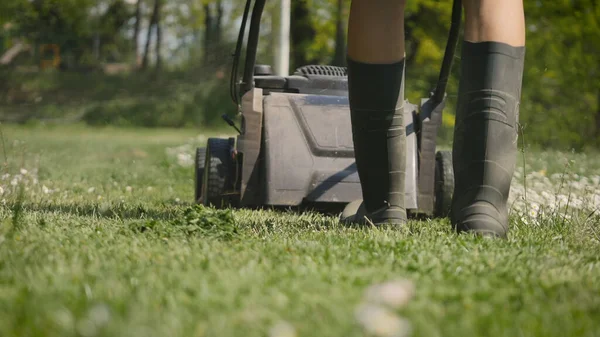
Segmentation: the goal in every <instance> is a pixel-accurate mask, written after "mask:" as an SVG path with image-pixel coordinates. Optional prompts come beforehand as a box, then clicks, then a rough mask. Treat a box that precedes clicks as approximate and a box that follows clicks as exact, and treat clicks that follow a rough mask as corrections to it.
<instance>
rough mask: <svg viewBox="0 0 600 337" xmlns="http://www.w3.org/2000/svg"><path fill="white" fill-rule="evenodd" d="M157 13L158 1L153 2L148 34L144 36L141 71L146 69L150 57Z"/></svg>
mask: <svg viewBox="0 0 600 337" xmlns="http://www.w3.org/2000/svg"><path fill="white" fill-rule="evenodd" d="M158 11H159V0H154V6H153V8H152V16H151V17H150V22H149V23H148V33H147V34H146V47H145V48H144V58H143V60H142V69H143V70H146V69H147V68H148V62H149V57H150V42H151V40H152V29H153V28H154V27H156V23H157V22H158Z"/></svg>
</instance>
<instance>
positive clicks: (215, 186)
mask: <svg viewBox="0 0 600 337" xmlns="http://www.w3.org/2000/svg"><path fill="white" fill-rule="evenodd" d="M231 150H232V144H231V139H221V138H209V139H208V144H207V146H206V156H205V168H204V172H203V176H202V178H203V181H202V186H201V197H200V202H201V203H202V204H203V205H205V206H214V207H217V208H225V207H228V206H229V205H230V202H231V198H230V197H229V196H228V193H230V192H232V190H233V159H232V157H231Z"/></svg>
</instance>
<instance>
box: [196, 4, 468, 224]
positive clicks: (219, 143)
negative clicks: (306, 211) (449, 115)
mask: <svg viewBox="0 0 600 337" xmlns="http://www.w3.org/2000/svg"><path fill="white" fill-rule="evenodd" d="M252 2H253V3H254V6H253V8H252V10H251V7H252V6H251V5H252ZM265 2H266V0H254V1H253V0H247V2H246V6H245V9H244V14H243V18H242V23H241V27H240V31H239V37H238V41H237V46H236V50H235V53H234V54H233V58H234V60H233V67H232V72H231V96H232V99H233V101H234V102H235V103H236V105H237V106H238V111H237V113H238V117H239V119H240V120H241V126H240V127H238V126H237V125H236V123H235V122H234V121H233V120H232V119H231V118H230V117H228V116H227V115H223V118H224V120H225V121H226V122H227V123H228V124H229V125H231V126H232V127H234V128H235V129H236V131H237V133H238V135H237V136H236V137H231V138H209V139H208V143H207V145H206V147H203V148H198V149H197V151H196V163H195V178H196V179H195V182H196V193H195V198H196V202H197V203H201V204H204V205H211V206H214V207H217V208H222V207H242V208H262V207H285V208H290V207H291V208H295V207H305V206H307V207H311V208H312V207H314V208H316V209H322V208H326V209H342V208H343V207H345V206H346V205H348V204H349V203H351V202H352V201H355V200H358V199H362V191H361V185H360V180H359V177H358V174H357V171H356V166H355V160H354V151H353V140H352V132H351V122H350V109H349V101H348V81H347V71H346V68H343V67H336V66H330V65H305V66H302V67H300V68H298V69H297V70H296V71H295V72H294V73H293V74H292V75H291V76H285V77H284V76H277V75H274V74H273V72H272V70H271V67H270V66H269V65H262V64H257V63H256V58H257V49H258V42H259V33H260V21H261V17H262V14H263V10H264V7H265ZM461 15H462V13H461V3H460V0H455V1H454V4H453V10H452V25H451V29H450V33H449V37H448V41H447V46H446V50H445V55H444V59H443V63H442V67H441V70H440V75H439V80H438V82H437V85H436V87H435V90H433V92H432V93H431V94H430V97H428V98H424V99H422V100H421V102H419V104H418V105H417V104H412V103H410V102H408V101H407V102H406V105H405V106H406V109H405V121H408V122H407V125H406V135H407V151H406V157H407V161H406V163H407V167H406V184H405V186H406V195H405V204H406V209H407V213H408V214H409V215H410V216H421V217H422V216H425V217H445V216H446V215H447V214H448V212H449V209H450V203H451V199H452V194H453V189H454V175H453V170H452V154H451V152H443V151H439V152H438V151H437V150H436V140H437V139H436V138H437V134H438V128H439V127H440V125H441V121H442V112H443V109H444V106H445V103H446V85H447V81H448V77H449V75H450V69H451V66H452V59H453V57H454V53H455V49H456V45H457V42H458V36H459V29H460V20H461ZM248 19H250V24H249V32H248V39H247V43H246V48H245V53H246V55H245V56H246V58H245V64H244V69H243V76H242V78H241V81H240V80H239V76H238V67H239V64H240V58H241V53H242V49H243V48H242V47H243V44H244V40H245V39H244V36H245V34H246V26H247V23H248Z"/></svg>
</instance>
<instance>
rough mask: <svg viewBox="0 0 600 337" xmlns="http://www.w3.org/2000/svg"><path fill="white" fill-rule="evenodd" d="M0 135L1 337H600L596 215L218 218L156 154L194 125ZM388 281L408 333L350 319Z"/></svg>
mask: <svg viewBox="0 0 600 337" xmlns="http://www.w3.org/2000/svg"><path fill="white" fill-rule="evenodd" d="M3 134H4V140H5V144H6V145H5V148H6V150H7V151H6V153H7V157H8V164H7V165H6V166H5V170H6V171H7V173H4V174H10V177H6V181H4V180H3V181H2V186H3V188H4V194H3V196H2V197H3V207H2V210H1V211H0V215H1V218H2V224H1V229H0V231H1V232H0V241H1V243H0V336H269V334H270V333H272V331H271V329H272V327H273V326H274V325H277V324H278V323H280V322H286V324H287V326H290V328H291V329H292V330H293V331H295V335H297V336H365V335H366V332H365V330H364V322H365V320H369V319H372V320H376V322H375V323H376V324H378V326H380V327H382V329H380V331H382V333H383V331H391V332H392V333H395V334H396V335H398V336H400V335H405V334H411V335H413V336H598V335H600V254H599V253H598V252H600V241H599V240H600V236H599V233H600V228H599V226H598V220H599V218H598V216H597V214H592V213H591V212H582V213H580V214H579V215H578V216H575V217H571V218H570V219H564V218H562V217H561V216H560V214H557V215H555V216H553V217H546V218H543V219H540V220H539V221H537V222H536V223H535V225H526V224H525V223H524V222H522V221H521V220H515V221H514V222H513V223H512V231H511V234H510V237H509V239H508V240H506V241H490V240H481V239H478V238H473V237H469V236H465V235H456V234H455V233H453V232H452V230H451V228H450V226H449V223H448V222H447V221H413V222H411V223H410V224H408V225H407V226H406V227H405V228H401V229H397V228H356V227H346V226H343V225H341V224H339V223H338V221H337V219H336V218H335V217H328V216H324V215H320V214H316V213H304V214H297V213H293V212H272V211H248V210H239V211H228V210H225V211H216V210H213V209H206V208H202V207H195V206H193V205H191V204H190V203H189V201H190V200H191V197H192V195H193V175H192V173H193V171H192V168H191V167H185V165H184V166H182V165H181V163H179V162H178V160H177V158H172V157H170V156H169V154H168V152H169V151H167V150H166V149H167V148H172V147H176V146H179V145H181V144H182V143H185V142H187V141H188V139H189V138H192V137H195V136H196V134H195V132H193V131H171V130H153V131H148V130H113V129H89V128H79V127H55V128H53V129H43V128H23V127H14V126H3ZM22 169H24V170H25V171H27V172H22ZM34 172H35V173H34ZM17 175H19V176H20V177H21V178H19V179H16V178H15V177H16V176H17ZM15 179H16V180H18V181H17V184H15V185H12V184H11V183H12V181H13V180H15ZM44 186H45V187H46V188H45V189H44V188H43V187H44ZM19 191H22V193H18V192H19ZM393 280H408V281H410V282H412V284H413V288H412V291H413V292H414V293H413V294H412V297H411V298H410V301H409V302H408V303H407V304H406V305H404V306H403V307H401V308H398V309H393V310H392V311H393V312H394V314H395V315H397V316H399V317H403V319H406V321H407V322H409V323H410V327H409V328H407V327H406V326H403V329H396V330H394V329H392V328H393V325H394V324H395V321H394V320H391V319H387V320H386V319H381V317H379V316H368V317H357V316H358V315H364V314H365V313H364V311H358V309H359V308H360V307H361V305H362V304H363V303H364V301H365V291H366V290H367V289H368V288H369V287H371V286H372V285H376V284H380V283H383V282H387V281H393ZM377 319H379V320H377ZM386 324H387V325H390V326H391V327H390V329H388V330H385V329H383V328H385V325H386ZM280 331H284V332H285V331H286V330H285V329H283V330H280ZM288 335H289V334H288Z"/></svg>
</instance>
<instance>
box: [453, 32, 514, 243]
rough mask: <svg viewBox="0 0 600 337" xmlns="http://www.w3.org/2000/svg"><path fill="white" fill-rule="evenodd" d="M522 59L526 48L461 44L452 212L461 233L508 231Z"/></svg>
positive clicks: (502, 233) (501, 233)
mask: <svg viewBox="0 0 600 337" xmlns="http://www.w3.org/2000/svg"><path fill="white" fill-rule="evenodd" d="M524 56H525V47H513V46H510V45H507V44H503V43H498V42H480V43H471V42H466V41H465V42H464V43H463V48H462V69H461V79H460V87H459V97H458V104H457V113H456V125H455V129H454V145H453V146H454V148H453V161H454V164H453V166H454V175H455V189H454V196H453V200H452V209H451V222H452V224H453V226H454V228H455V229H456V230H457V231H459V232H465V231H466V232H473V233H476V234H481V235H484V236H491V237H502V238H504V237H506V234H507V232H508V207H507V200H508V194H509V191H510V185H511V182H512V178H513V174H514V170H515V164H516V159H517V138H518V131H517V122H518V120H519V103H520V99H521V86H522V78H523V63H524Z"/></svg>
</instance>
